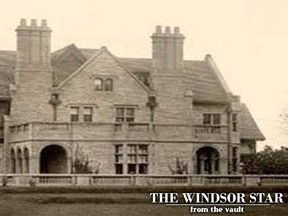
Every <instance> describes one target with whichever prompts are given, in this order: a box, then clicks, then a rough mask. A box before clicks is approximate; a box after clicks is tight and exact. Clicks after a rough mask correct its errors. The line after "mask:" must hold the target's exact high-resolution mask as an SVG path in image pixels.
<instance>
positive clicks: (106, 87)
mask: <svg viewBox="0 0 288 216" xmlns="http://www.w3.org/2000/svg"><path fill="white" fill-rule="evenodd" d="M104 90H105V91H113V80H112V79H111V78H107V79H105V82H104Z"/></svg>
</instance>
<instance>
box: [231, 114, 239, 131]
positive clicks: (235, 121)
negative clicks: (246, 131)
mask: <svg viewBox="0 0 288 216" xmlns="http://www.w3.org/2000/svg"><path fill="white" fill-rule="evenodd" d="M237 130H238V116H237V114H236V113H233V114H232V131H234V132H237Z"/></svg>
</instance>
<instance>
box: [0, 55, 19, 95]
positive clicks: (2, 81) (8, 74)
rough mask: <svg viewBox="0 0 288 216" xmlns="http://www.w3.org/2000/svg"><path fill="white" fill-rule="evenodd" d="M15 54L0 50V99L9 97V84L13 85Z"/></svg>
mask: <svg viewBox="0 0 288 216" xmlns="http://www.w3.org/2000/svg"><path fill="white" fill-rule="evenodd" d="M15 66H16V52H15V51H10V50H9V51H8V50H0V98H6V97H9V84H13V83H14V72H15Z"/></svg>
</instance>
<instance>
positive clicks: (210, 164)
mask: <svg viewBox="0 0 288 216" xmlns="http://www.w3.org/2000/svg"><path fill="white" fill-rule="evenodd" d="M196 164H197V168H196V172H197V174H217V173H220V153H219V151H218V150H217V149H216V148H214V147H211V146H203V147H201V148H199V149H198V150H197V151H196Z"/></svg>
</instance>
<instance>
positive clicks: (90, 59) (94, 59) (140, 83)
mask: <svg viewBox="0 0 288 216" xmlns="http://www.w3.org/2000/svg"><path fill="white" fill-rule="evenodd" d="M102 53H107V54H108V55H110V57H111V58H113V59H114V61H115V62H116V63H118V65H119V66H120V67H122V68H123V69H124V71H125V72H126V73H128V75H129V76H131V78H133V79H134V80H135V82H136V83H138V84H139V85H140V86H141V87H142V88H143V89H145V90H146V91H148V92H149V89H148V88H147V86H145V85H144V84H143V83H142V82H141V81H140V80H139V79H137V78H136V77H135V75H134V74H133V73H132V72H131V71H130V70H129V69H128V68H126V67H125V66H124V65H123V64H122V63H121V62H120V61H119V60H118V58H116V57H115V56H114V55H113V54H112V53H110V52H109V51H108V50H107V48H106V47H102V48H101V50H100V51H98V52H96V53H94V55H92V57H90V58H89V59H88V60H87V61H86V62H85V63H84V64H82V65H81V66H80V67H79V68H78V69H77V70H75V71H74V72H73V73H71V74H70V75H69V76H68V77H66V79H64V80H63V81H62V82H61V83H60V84H59V86H58V89H59V88H61V87H62V86H64V85H65V84H66V83H67V82H68V81H69V80H71V79H72V78H73V77H74V76H75V75H76V74H78V73H80V72H81V71H82V70H83V69H84V68H86V67H87V66H88V65H89V64H90V63H92V62H93V61H97V58H98V57H99V56H100V55H101V54H102Z"/></svg>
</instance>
